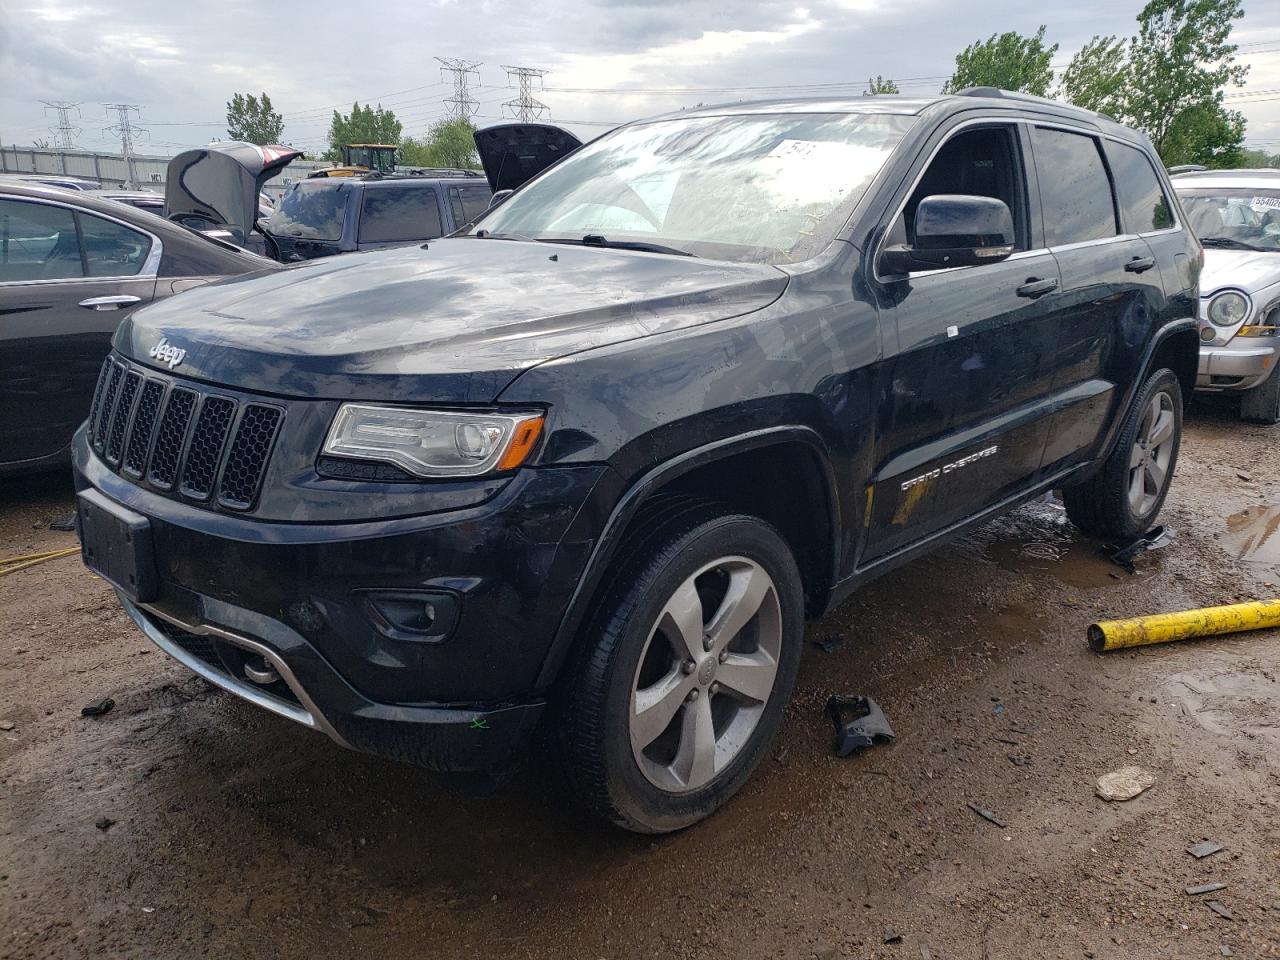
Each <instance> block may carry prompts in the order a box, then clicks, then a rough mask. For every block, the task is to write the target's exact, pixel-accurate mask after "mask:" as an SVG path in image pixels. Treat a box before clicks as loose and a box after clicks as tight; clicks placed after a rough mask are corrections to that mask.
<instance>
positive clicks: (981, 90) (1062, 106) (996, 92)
mask: <svg viewBox="0 0 1280 960" xmlns="http://www.w3.org/2000/svg"><path fill="white" fill-rule="evenodd" d="M955 95H956V96H957V97H991V98H992V99H995V100H1021V101H1023V102H1025V103H1042V104H1044V105H1045V106H1048V107H1057V108H1058V109H1059V110H1078V111H1079V112H1080V113H1087V114H1089V115H1090V116H1093V117H1102V118H1103V119H1105V120H1110V121H1111V122H1112V123H1119V121H1118V120H1116V118H1115V117H1112V116H1108V115H1107V114H1105V113H1102V112H1101V111H1098V110H1088V109H1086V108H1085V107H1077V106H1076V105H1075V104H1074V103H1067V102H1066V101H1065V100H1054V99H1053V98H1052V97H1037V96H1036V95H1035V94H1034V93H1022V92H1021V91H1018V90H1002V89H1001V88H1000V87H965V88H964V89H963V90H957V91H956V93H955Z"/></svg>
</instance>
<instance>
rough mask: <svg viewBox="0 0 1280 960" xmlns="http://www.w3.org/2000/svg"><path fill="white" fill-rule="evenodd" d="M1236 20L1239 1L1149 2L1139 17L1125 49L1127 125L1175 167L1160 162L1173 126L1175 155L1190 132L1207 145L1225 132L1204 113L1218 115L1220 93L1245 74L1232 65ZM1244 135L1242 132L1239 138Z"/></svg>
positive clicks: (1223, 120) (1225, 122)
mask: <svg viewBox="0 0 1280 960" xmlns="http://www.w3.org/2000/svg"><path fill="white" fill-rule="evenodd" d="M1242 16H1244V10H1243V8H1242V6H1241V0H1151V2H1150V3H1148V4H1147V5H1146V6H1145V7H1143V8H1142V12H1141V13H1139V14H1138V35H1137V36H1136V37H1134V38H1133V41H1132V42H1131V43H1130V45H1129V73H1130V76H1131V86H1132V88H1133V96H1132V97H1131V98H1130V102H1129V109H1128V111H1127V116H1126V119H1127V120H1128V121H1129V122H1130V123H1132V124H1133V125H1134V126H1136V127H1138V128H1139V129H1141V130H1144V131H1146V133H1147V135H1148V136H1149V137H1151V142H1152V143H1154V144H1155V147H1156V149H1157V150H1159V151H1160V157H1161V159H1163V160H1164V161H1165V162H1166V163H1169V162H1176V161H1170V159H1169V158H1168V157H1166V156H1165V148H1166V140H1167V139H1168V138H1169V135H1170V133H1171V132H1173V131H1174V130H1175V123H1180V129H1179V130H1177V133H1178V137H1177V138H1176V139H1177V140H1178V141H1179V143H1180V149H1185V142H1186V141H1185V138H1186V137H1187V136H1189V135H1190V131H1191V130H1198V131H1200V132H1201V133H1202V134H1204V135H1206V136H1208V137H1209V138H1210V139H1211V140H1212V139H1213V138H1215V137H1218V136H1220V135H1221V134H1222V133H1223V132H1224V131H1225V130H1226V129H1227V128H1228V127H1230V126H1231V123H1230V119H1229V117H1227V115H1226V114H1225V113H1224V114H1223V116H1221V117H1218V118H1216V119H1214V118H1213V117H1211V115H1210V113H1209V112H1206V110H1205V108H1209V107H1213V108H1218V109H1219V110H1221V106H1222V92H1223V89H1224V88H1225V87H1226V86H1228V85H1233V86H1237V87H1241V86H1244V78H1245V74H1246V73H1247V72H1248V70H1249V68H1248V67H1247V66H1245V65H1243V64H1239V63H1236V60H1235V53H1236V45H1235V44H1234V43H1232V42H1231V25H1232V22H1233V21H1235V20H1239V19H1240V17H1242ZM1193 108H1194V112H1193V113H1192V114H1188V113H1187V111H1188V110H1192V109H1193ZM1180 118H1181V119H1180ZM1243 133H1244V130H1243V127H1241V128H1240V134H1241V138H1242V137H1243ZM1170 146H1171V147H1172V146H1173V143H1172V142H1171V143H1170ZM1236 147H1237V148H1238V147H1239V140H1237V141H1236Z"/></svg>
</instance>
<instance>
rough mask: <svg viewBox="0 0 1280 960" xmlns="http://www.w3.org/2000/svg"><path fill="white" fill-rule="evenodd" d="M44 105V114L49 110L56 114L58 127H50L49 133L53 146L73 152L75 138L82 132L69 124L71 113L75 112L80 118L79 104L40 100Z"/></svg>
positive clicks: (67, 101)
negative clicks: (51, 136) (51, 135)
mask: <svg viewBox="0 0 1280 960" xmlns="http://www.w3.org/2000/svg"><path fill="white" fill-rule="evenodd" d="M40 102H41V103H43V104H44V112H45V113H48V112H49V111H50V110H56V111H57V112H58V125H57V126H56V127H50V128H49V132H50V133H52V134H53V145H54V147H55V149H58V150H74V149H75V148H76V138H77V137H78V136H80V134H81V133H83V132H84V131H83V130H81V128H80V127H77V126H76V125H75V124H74V123H72V122H71V111H72V110H74V111H75V112H76V116H77V117H78V116H80V104H78V103H72V102H71V101H70V100H41V101H40Z"/></svg>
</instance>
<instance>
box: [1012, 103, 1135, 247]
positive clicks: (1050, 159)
mask: <svg viewBox="0 0 1280 960" xmlns="http://www.w3.org/2000/svg"><path fill="white" fill-rule="evenodd" d="M1031 140H1032V144H1033V148H1034V150H1035V154H1036V173H1037V174H1038V178H1039V181H1040V201H1041V204H1042V205H1043V207H1044V232H1045V239H1046V240H1047V242H1048V245H1049V246H1051V247H1060V246H1063V245H1064V244H1068V243H1083V242H1085V241H1087V240H1102V239H1104V238H1106V237H1114V236H1116V235H1117V234H1118V233H1119V232H1120V231H1119V229H1118V227H1117V224H1116V208H1115V201H1114V199H1113V198H1112V196H1111V180H1110V178H1108V176H1107V168H1106V166H1105V165H1104V164H1103V162H1102V153H1101V150H1100V147H1099V144H1098V141H1097V139H1096V138H1095V137H1091V136H1089V135H1088V134H1082V133H1071V132H1070V131H1067V130H1055V129H1051V128H1048V127H1035V128H1034V129H1033V130H1032V133H1031Z"/></svg>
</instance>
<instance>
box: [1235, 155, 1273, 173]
mask: <svg viewBox="0 0 1280 960" xmlns="http://www.w3.org/2000/svg"><path fill="white" fill-rule="evenodd" d="M1240 166H1242V167H1247V168H1249V169H1251V170H1256V169H1258V168H1259V167H1280V153H1267V152H1266V151H1265V150H1241V151H1240Z"/></svg>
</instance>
